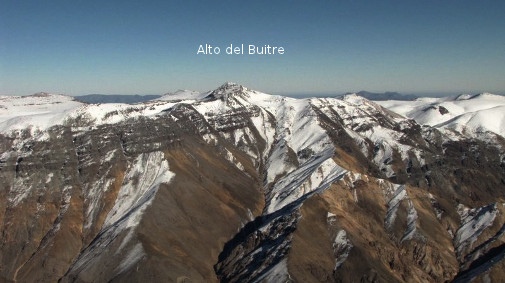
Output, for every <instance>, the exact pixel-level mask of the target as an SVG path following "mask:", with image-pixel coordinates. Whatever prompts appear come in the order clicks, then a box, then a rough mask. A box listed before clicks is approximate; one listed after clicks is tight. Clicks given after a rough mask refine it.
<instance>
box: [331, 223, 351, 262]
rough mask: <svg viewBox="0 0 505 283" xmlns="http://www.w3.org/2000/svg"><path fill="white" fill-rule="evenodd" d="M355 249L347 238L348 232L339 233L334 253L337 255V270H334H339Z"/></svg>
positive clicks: (335, 241)
mask: <svg viewBox="0 0 505 283" xmlns="http://www.w3.org/2000/svg"><path fill="white" fill-rule="evenodd" d="M353 247H354V245H353V244H352V243H351V240H349V238H347V232H346V231H345V230H340V231H338V233H337V236H336V237H335V240H334V241H333V253H334V255H335V268H334V269H333V270H337V269H338V268H339V267H340V266H341V265H342V264H343V263H344V261H345V260H346V259H347V257H349V254H350V253H351V249H352V248H353Z"/></svg>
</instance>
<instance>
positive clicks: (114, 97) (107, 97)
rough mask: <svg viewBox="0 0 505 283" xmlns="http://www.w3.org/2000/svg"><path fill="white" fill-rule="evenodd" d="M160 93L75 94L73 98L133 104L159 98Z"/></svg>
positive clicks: (83, 100) (94, 101) (85, 100)
mask: <svg viewBox="0 0 505 283" xmlns="http://www.w3.org/2000/svg"><path fill="white" fill-rule="evenodd" d="M160 97H161V95H138V94H135V95H127V94H87V95H80V96H75V99H76V100H78V101H81V102H86V103H126V104H134V103H140V102H146V101H149V100H153V99H157V98H160Z"/></svg>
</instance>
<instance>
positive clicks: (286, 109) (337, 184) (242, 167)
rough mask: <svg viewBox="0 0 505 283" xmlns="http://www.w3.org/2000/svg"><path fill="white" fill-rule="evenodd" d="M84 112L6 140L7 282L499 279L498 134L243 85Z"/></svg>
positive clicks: (2, 187)
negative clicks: (460, 130) (468, 131)
mask: <svg viewBox="0 0 505 283" xmlns="http://www.w3.org/2000/svg"><path fill="white" fill-rule="evenodd" d="M72 103H74V102H72ZM27 107H28V106H27ZM38 107H41V106H40V105H39V106H38ZM72 107H73V106H72ZM77 107H78V108H75V109H74V108H72V109H71V108H69V109H70V110H68V109H66V110H65V111H66V112H65V116H64V118H62V119H60V120H58V121H61V122H55V123H53V125H50V126H48V127H46V128H44V129H34V127H25V128H22V127H18V128H14V129H13V128H12V125H13V124H12V120H10V122H9V123H10V124H9V127H10V128H8V131H7V130H4V132H3V133H2V134H0V176H1V180H2V181H1V182H0V232H1V234H0V277H1V278H2V280H4V281H14V282H16V281H17V282H56V281H60V282H108V281H115V282H140V281H150V282H191V281H192V282H204V281H205V282H218V281H222V282H252V281H266V282H279V281H281V280H284V281H295V282H349V281H357V280H361V281H371V282H372V281H380V282H403V281H421V282H422V281H424V282H443V281H448V280H449V281H450V280H453V279H456V280H467V279H473V278H475V279H477V280H487V279H491V281H493V282H495V281H496V280H498V279H499V278H503V277H504V276H505V274H503V270H505V269H504V267H505V266H504V263H503V261H502V259H503V257H504V256H505V244H504V242H503V233H505V226H504V224H505V216H504V212H505V193H504V192H505V190H504V189H505V150H504V149H505V140H504V138H503V137H502V136H501V135H498V134H494V133H491V132H486V133H482V135H481V136H478V137H475V136H465V135H464V134H463V133H462V134H460V135H455V134H454V133H453V132H451V133H450V134H448V133H447V131H446V130H444V129H442V130H439V129H437V128H435V127H427V126H421V125H419V124H417V123H416V122H415V121H413V120H409V119H406V118H403V117H402V116H399V115H397V114H395V113H393V112H390V111H388V110H386V109H384V108H382V107H380V106H379V105H377V104H375V103H373V102H371V101H368V100H366V99H364V98H361V97H358V96H354V95H349V96H346V97H343V98H341V99H303V100H297V99H291V98H285V97H279V96H270V95H266V94H263V93H259V92H255V91H252V90H249V89H247V88H245V87H243V86H239V85H235V84H225V85H223V86H222V87H220V88H218V89H216V90H215V91H213V92H209V93H208V94H206V95H202V96H201V97H199V98H197V99H194V98H192V99H186V100H185V99H184V98H182V99H179V97H178V100H177V101H154V102H149V103H144V104H138V105H131V106H124V105H117V106H110V105H109V106H97V105H84V104H83V105H80V106H77ZM98 110H100V111H98ZM44 115H46V116H47V114H44ZM52 117H53V116H52ZM58 117H59V116H58ZM52 119H54V118H52ZM20 121H21V120H20ZM22 121H26V119H25V120H22ZM0 124H1V123H0ZM2 125H4V126H5V123H4V124H1V125H0V126H2ZM3 129H7V128H6V127H3Z"/></svg>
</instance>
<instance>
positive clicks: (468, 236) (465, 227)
mask: <svg viewBox="0 0 505 283" xmlns="http://www.w3.org/2000/svg"><path fill="white" fill-rule="evenodd" d="M458 213H459V215H460V217H461V226H460V227H459V229H458V230H457V231H456V235H455V237H454V246H455V247H456V252H457V254H458V256H461V255H462V253H463V252H464V251H465V250H466V249H468V248H471V247H472V245H473V243H475V241H477V239H478V237H479V236H480V235H481V234H482V232H484V230H485V229H486V228H488V227H489V226H491V225H492V224H493V222H494V220H495V218H496V215H497V214H498V208H497V206H496V203H494V204H490V205H487V206H482V207H478V208H472V209H470V208H467V207H465V206H464V205H462V204H460V205H459V206H458Z"/></svg>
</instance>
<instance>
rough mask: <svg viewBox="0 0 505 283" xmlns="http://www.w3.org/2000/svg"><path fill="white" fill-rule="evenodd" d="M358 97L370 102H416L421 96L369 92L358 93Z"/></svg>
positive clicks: (389, 92)
mask: <svg viewBox="0 0 505 283" xmlns="http://www.w3.org/2000/svg"><path fill="white" fill-rule="evenodd" d="M356 94H357V95H359V96H361V97H364V98H366V99H369V100H375V101H381V100H414V99H416V98H419V96H417V95H414V94H402V93H398V92H391V91H386V92H382V93H379V92H369V91H364V90H362V91H360V92H358V93H356Z"/></svg>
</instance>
